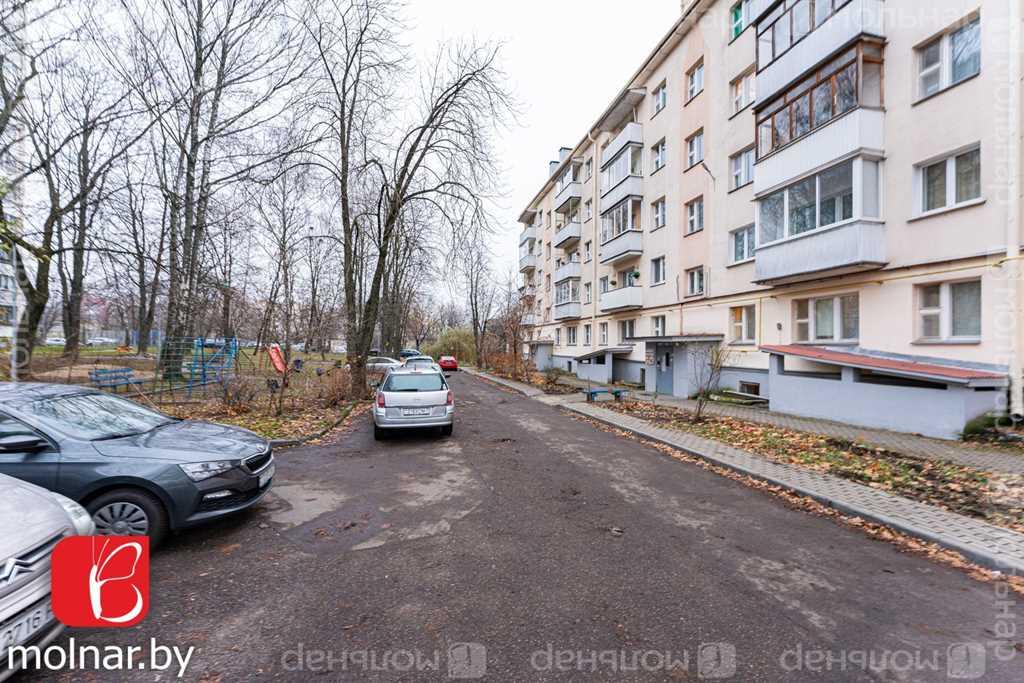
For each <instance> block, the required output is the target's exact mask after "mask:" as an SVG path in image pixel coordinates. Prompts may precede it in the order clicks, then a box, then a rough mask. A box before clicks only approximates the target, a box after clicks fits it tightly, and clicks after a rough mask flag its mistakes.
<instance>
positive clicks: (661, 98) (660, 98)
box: [651, 81, 668, 114]
mask: <svg viewBox="0 0 1024 683" xmlns="http://www.w3.org/2000/svg"><path fill="white" fill-rule="evenodd" d="M651 97H652V98H653V99H654V113H655V114H657V113H658V112H660V111H661V110H662V109H664V108H665V107H666V106H667V105H668V84H667V83H666V82H664V81H662V83H661V85H659V86H658V87H657V88H655V89H654V92H653V93H651Z"/></svg>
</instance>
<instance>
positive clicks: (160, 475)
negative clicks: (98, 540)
mask: <svg viewBox="0 0 1024 683" xmlns="http://www.w3.org/2000/svg"><path fill="white" fill-rule="evenodd" d="M274 469H275V466H274V456H273V452H272V449H271V447H270V444H269V443H268V442H267V441H266V440H265V439H263V438H262V437H260V436H258V435H256V434H254V433H252V432H250V431H248V430H246V429H241V428H238V427H230V426H227V425H219V424H213V423H210V422H198V421H193V420H180V419H177V418H173V417H169V416H167V415H164V414H162V413H160V412H157V411H155V410H151V409H149V408H146V407H144V406H141V405H139V404H138V403H134V402H132V401H129V400H126V399H124V398H120V397H118V396H112V395H110V394H106V393H103V392H100V391H97V390H94V389H89V388H84V387H77V386H66V385H60V384H35V383H17V384H15V383H10V382H3V383H0V473H2V474H7V475H10V476H12V477H16V478H18V479H22V480H25V481H28V482H31V483H33V484H36V485H38V486H42V487H43V488H46V489H50V490H51V491H56V492H57V493H61V494H63V495H65V496H67V497H68V498H71V499H72V500H75V501H78V502H79V503H81V504H82V505H83V506H84V507H85V508H86V509H87V510H88V511H89V513H90V514H91V515H92V518H93V521H94V522H95V523H96V532H97V533H99V534H110V535H118V536H127V535H148V536H149V537H150V544H151V545H152V546H156V545H158V544H159V543H160V541H161V540H163V538H164V536H165V535H166V534H167V532H168V531H171V530H177V529H184V528H186V527H190V526H194V525H196V524H200V523H202V522H206V521H209V520H211V519H214V518H217V517H221V516H223V515H226V514H231V513H234V512H238V511H240V510H243V509H245V508H248V507H250V506H252V505H254V504H255V503H256V502H257V501H259V500H260V499H261V498H262V497H263V496H264V494H266V493H267V491H268V490H269V489H270V486H271V481H272V479H273V477H274Z"/></svg>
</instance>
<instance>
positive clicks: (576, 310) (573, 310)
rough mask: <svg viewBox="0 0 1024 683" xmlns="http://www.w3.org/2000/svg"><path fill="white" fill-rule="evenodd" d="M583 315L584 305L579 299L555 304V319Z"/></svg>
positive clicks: (574, 317)
mask: <svg viewBox="0 0 1024 683" xmlns="http://www.w3.org/2000/svg"><path fill="white" fill-rule="evenodd" d="M582 315H583V306H582V305H581V304H580V302H578V301H568V302H566V303H563V304H555V320H576V319H578V318H580V317H582Z"/></svg>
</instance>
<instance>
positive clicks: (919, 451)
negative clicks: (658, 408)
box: [562, 377, 1024, 474]
mask: <svg viewBox="0 0 1024 683" xmlns="http://www.w3.org/2000/svg"><path fill="white" fill-rule="evenodd" d="M562 382H563V383H564V384H569V385H572V386H577V387H580V388H584V387H586V386H587V382H585V381H583V380H579V379H576V378H575V377H569V378H563V379H562ZM633 397H634V398H636V399H638V400H641V401H653V400H654V398H655V397H654V395H653V394H649V393H647V392H637V391H635V392H633ZM656 403H657V405H667V406H674V407H677V408H683V409H688V410H693V409H694V408H695V407H696V402H695V401H691V400H689V399H684V398H676V397H673V396H658V397H657V401H656ZM705 410H706V411H707V412H708V413H710V414H712V415H719V416H722V417H733V418H737V419H741V420H748V421H750V422H757V423H759V424H770V425H775V426H777V427H784V428H786V429H792V430H795V431H799V432H809V433H812V434H822V435H824V436H829V437H832V438H834V439H842V440H844V441H851V442H855V443H859V444H864V445H867V446H874V447H876V448H885V449H887V450H891V451H895V452H897V453H902V454H904V455H909V456H912V457H917V458H923V459H927V460H946V461H949V462H955V463H959V464H961V465H966V466H968V467H974V468H976V469H979V470H984V471H986V472H1003V473H1008V474H1024V455H1015V454H1014V453H1009V452H1007V451H1004V450H1000V449H996V448H986V447H984V446H975V445H971V444H965V443H959V442H956V441H942V440H941V439H930V438H928V437H925V436H917V435H915V434H901V433H899V432H890V431H886V430H884V429H869V428H867V427H857V426H855V425H849V424H844V423H842V422H834V421H832V420H820V419H816V418H812V417H799V416H797V415H788V414H786V413H776V412H772V411H769V410H766V409H764V408H754V407H750V406H741V405H732V404H725V403H709V404H708V405H707V407H706V408H705Z"/></svg>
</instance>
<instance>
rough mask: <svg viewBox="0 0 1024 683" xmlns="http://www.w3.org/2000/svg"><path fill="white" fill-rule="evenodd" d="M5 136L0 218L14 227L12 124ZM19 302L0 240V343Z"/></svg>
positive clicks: (18, 196)
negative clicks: (8, 142)
mask: <svg viewBox="0 0 1024 683" xmlns="http://www.w3.org/2000/svg"><path fill="white" fill-rule="evenodd" d="M7 137H8V139H9V140H11V141H12V143H13V144H5V141H4V140H2V139H0V221H5V222H6V223H7V226H6V227H8V228H9V229H18V221H19V219H20V218H21V216H23V215H24V188H23V187H22V185H21V184H18V185H17V186H15V187H9V178H11V177H15V176H16V174H17V168H18V164H17V163H16V155H17V154H19V153H20V146H21V143H20V142H19V137H20V136H19V135H18V131H17V129H16V127H15V126H10V128H9V131H8V133H7ZM3 150H6V152H5V151H3ZM19 301H21V299H20V292H19V289H18V286H17V280H15V272H14V264H13V261H12V252H11V246H10V245H9V244H5V243H3V242H2V241H0V343H6V342H9V341H10V340H11V339H12V338H13V336H14V326H15V325H16V324H17V315H18V311H19Z"/></svg>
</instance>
